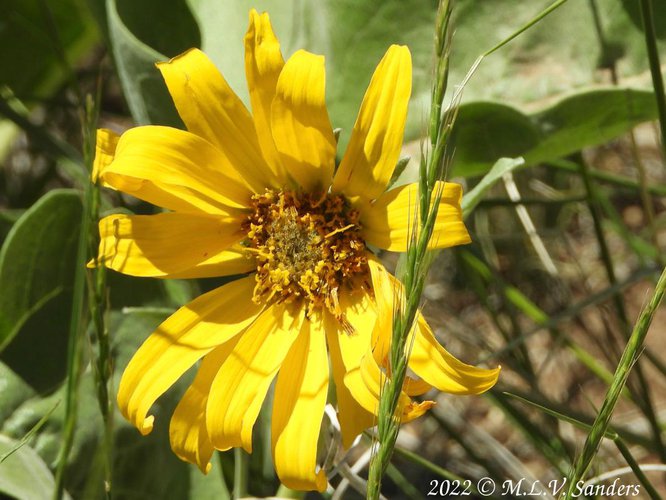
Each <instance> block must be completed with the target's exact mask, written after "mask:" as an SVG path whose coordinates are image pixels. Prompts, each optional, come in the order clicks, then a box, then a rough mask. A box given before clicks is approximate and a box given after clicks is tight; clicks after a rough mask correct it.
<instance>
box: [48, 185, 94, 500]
mask: <svg viewBox="0 0 666 500" xmlns="http://www.w3.org/2000/svg"><path fill="white" fill-rule="evenodd" d="M91 191H92V190H91V188H90V186H88V187H86V190H85V195H84V206H83V216H82V219H81V228H80V230H79V244H78V248H77V255H76V267H75V271H74V272H75V274H74V291H73V294H72V312H71V315H70V323H69V334H68V335H69V337H68V338H69V340H68V345H67V386H66V387H67V392H66V397H65V424H64V431H63V437H62V442H61V445H60V451H59V453H58V458H57V461H56V464H57V465H56V476H55V488H54V494H53V498H54V499H56V500H59V499H61V498H62V497H63V494H64V491H65V471H66V468H67V459H68V458H69V452H70V450H71V448H72V444H73V442H74V431H75V428H76V418H77V405H78V388H79V380H80V378H81V369H82V359H81V355H82V349H81V346H82V341H83V337H84V335H85V325H86V321H85V319H84V318H85V316H86V308H85V295H86V268H85V265H86V261H87V257H88V233H89V226H90V219H89V218H88V210H89V206H90V204H91Z"/></svg>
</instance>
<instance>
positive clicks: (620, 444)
mask: <svg viewBox="0 0 666 500" xmlns="http://www.w3.org/2000/svg"><path fill="white" fill-rule="evenodd" d="M613 441H614V442H615V446H617V449H618V450H619V451H620V453H621V454H622V456H623V457H624V460H625V461H626V462H627V465H628V466H629V467H631V470H632V471H633V472H634V475H635V476H636V479H638V480H639V481H640V483H641V484H642V485H643V487H644V488H645V491H646V492H647V494H648V495H649V496H650V498H651V499H652V500H661V495H660V494H659V493H657V490H656V489H655V488H654V486H653V485H652V483H651V482H650V480H649V479H648V478H647V476H646V475H645V473H644V472H643V470H642V469H641V466H640V465H639V464H638V462H636V459H635V458H634V456H633V455H632V454H631V452H630V451H629V447H628V446H627V445H626V444H625V442H624V441H622V438H621V437H620V436H617V437H616V438H615V439H613Z"/></svg>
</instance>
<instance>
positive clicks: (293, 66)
mask: <svg viewBox="0 0 666 500" xmlns="http://www.w3.org/2000/svg"><path fill="white" fill-rule="evenodd" d="M325 87H326V74H325V70H324V57H323V56H316V55H314V54H310V53H309V52H306V51H304V50H299V51H297V52H296V53H295V54H294V55H292V56H291V57H290V58H289V60H288V61H287V64H285V66H284V68H283V69H282V72H281V73H280V77H279V78H278V82H277V88H276V90H275V92H276V93H275V99H274V100H273V105H272V107H271V129H272V131H273V139H274V140H275V147H276V148H277V151H278V153H279V155H280V158H281V160H282V164H283V165H284V167H285V169H286V171H287V173H288V174H289V175H290V176H291V177H293V178H294V179H295V180H296V181H297V182H298V183H299V184H300V185H301V186H302V187H303V188H304V189H305V191H313V190H315V189H318V188H319V189H327V188H328V186H329V185H330V183H331V178H332V175H333V169H334V167H335V148H336V144H335V137H334V136H333V129H332V128H331V122H330V120H329V118H328V112H327V111H326V103H325V101H324V92H325Z"/></svg>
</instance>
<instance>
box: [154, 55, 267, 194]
mask: <svg viewBox="0 0 666 500" xmlns="http://www.w3.org/2000/svg"><path fill="white" fill-rule="evenodd" d="M157 67H158V68H159V70H160V71H161V72H162V76H163V77H164V81H165V82H166V84H167V87H168V88H169V93H170V94H171V97H172V98H173V102H174V103H175V105H176V109H177V110H178V114H179V115H180V117H181V118H182V119H183V123H185V126H186V127H187V130H189V131H190V132H192V133H193V134H196V135H198V136H199V137H203V138H204V139H206V141H208V142H209V143H211V144H212V145H213V146H215V147H216V148H217V149H219V150H220V151H221V152H222V153H223V154H224V155H225V156H226V158H227V159H228V161H229V162H230V163H231V164H232V165H233V166H234V167H235V168H236V170H237V171H238V172H242V173H243V177H244V179H245V180H246V181H248V183H249V184H250V185H251V186H252V187H253V189H254V190H256V191H261V190H262V189H263V188H265V187H267V186H269V185H272V184H276V183H275V181H274V176H273V172H272V171H271V170H270V169H269V168H268V166H267V165H266V162H264V159H263V157H262V155H261V150H260V148H259V141H258V140H257V133H256V132H255V130H254V123H253V122H252V117H251V116H250V113H249V112H248V110H247V109H246V108H245V105H243V103H242V101H241V100H240V99H239V98H238V96H237V95H236V94H235V93H234V91H233V90H232V89H231V87H229V84H228V83H227V81H226V80H225V79H224V77H223V76H222V74H221V73H220V72H219V70H218V69H217V68H216V67H215V65H214V64H213V62H212V61H211V60H210V59H208V57H207V56H206V54H204V53H203V52H201V51H200V50H199V49H190V50H188V51H187V52H185V53H184V54H181V55H179V56H177V57H174V58H173V59H171V60H170V61H169V62H164V63H159V64H157Z"/></svg>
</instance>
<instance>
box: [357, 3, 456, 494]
mask: <svg viewBox="0 0 666 500" xmlns="http://www.w3.org/2000/svg"><path fill="white" fill-rule="evenodd" d="M451 10H452V3H451V2H450V1H449V0H440V2H439V5H438V8H437V16H436V20H435V56H436V61H437V63H436V67H435V76H434V79H433V88H432V103H431V106H432V107H431V110H430V128H429V130H430V153H429V154H428V156H427V159H426V157H425V155H423V156H422V158H421V163H420V174H419V216H418V217H416V218H415V219H417V220H415V223H416V224H417V225H418V226H417V228H418V231H412V233H411V241H410V242H409V244H408V248H407V254H406V264H405V268H404V269H405V271H404V273H402V276H400V278H401V281H402V283H403V285H404V295H403V296H399V297H398V298H397V300H396V304H394V311H393V329H392V333H391V344H390V351H389V355H388V358H389V359H388V366H387V367H386V369H387V373H388V374H389V376H387V377H386V378H385V380H384V382H383V383H382V385H381V387H382V389H381V391H380V398H379V411H378V419H377V434H378V442H377V443H374V445H373V455H372V458H371V461H370V470H369V473H368V498H369V499H372V500H377V499H378V498H379V497H380V491H381V483H382V476H383V475H384V473H385V472H386V468H387V467H388V465H389V463H390V460H391V456H392V454H393V448H394V447H395V443H396V440H397V438H398V432H399V430H400V416H399V412H401V411H402V409H401V408H399V404H398V403H399V399H400V393H401V391H402V385H403V382H404V379H405V375H406V373H407V362H408V359H409V351H410V343H409V342H408V339H409V337H410V332H411V331H412V326H413V324H414V320H415V318H416V315H417V312H418V308H419V305H420V300H421V294H422V292H423V287H424V286H425V278H426V275H427V272H428V268H429V267H430V262H431V260H432V259H431V257H432V255H431V254H430V252H429V250H428V243H429V241H430V238H431V236H432V233H433V230H434V227H435V220H436V216H437V209H438V206H439V202H438V201H439V198H440V196H441V190H440V188H438V187H437V186H438V184H437V181H438V180H440V179H441V178H442V177H443V174H444V170H445V169H444V165H445V160H446V158H447V154H446V148H445V146H446V142H447V139H448V137H449V134H450V131H451V127H452V126H453V122H454V120H455V116H456V114H457V106H455V103H454V105H453V106H452V108H450V109H449V110H447V111H446V112H442V106H443V102H444V95H445V93H446V83H447V79H448V65H449V58H448V53H449V50H448V47H449V42H450V38H449V32H448V29H449V21H450V19H451ZM417 228H413V229H417ZM405 298H406V301H405V300H404V299H405Z"/></svg>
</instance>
